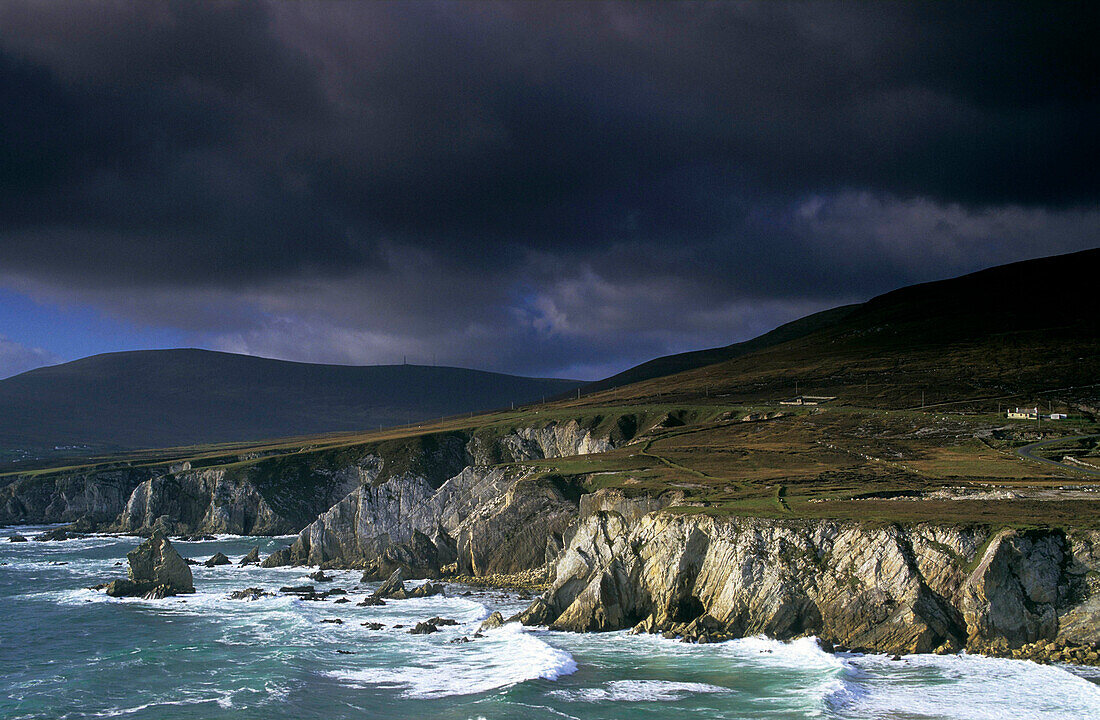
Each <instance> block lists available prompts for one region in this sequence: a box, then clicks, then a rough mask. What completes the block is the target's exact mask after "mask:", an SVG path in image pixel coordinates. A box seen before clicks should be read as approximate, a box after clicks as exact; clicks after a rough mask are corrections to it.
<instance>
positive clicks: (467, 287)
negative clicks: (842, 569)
mask: <svg viewBox="0 0 1100 720" xmlns="http://www.w3.org/2000/svg"><path fill="white" fill-rule="evenodd" d="M1098 18H1100V14H1098V13H1096V12H1095V8H1093V7H1092V6H1090V4H1088V3H1063V4H1053V3H1051V4H1040V3H1028V4H1022V5H1010V4H1008V3H987V4H982V5H965V4H959V3H929V2H922V3H916V4H912V5H908V4H902V3H865V2H860V3H853V4H847V5H844V4H836V3H822V4H814V3H810V4H807V3H796V4H783V3H777V2H765V3H760V4H753V3H738V4H721V3H714V2H708V3H702V4H692V3H660V4H656V3H655V4H637V3H633V4H597V3H591V2H584V3H578V4H566V3H561V2H553V3H551V2H546V3H485V4H478V3H472V2H461V3H399V4H383V3H377V2H372V3H362V4H351V3H347V4H342V3H323V4H314V3H302V2H295V3H282V4H279V3H274V4H267V3H252V2H249V3H192V2H180V3H167V4H165V3H158V2H125V3H103V2H100V3H90V2H79V3H65V2H56V1H50V2H46V1H45V0H43V1H42V2H18V1H15V0H0V108H2V109H0V376H3V375H8V374H12V373H14V372H18V371H21V370H25V369H28V368H30V367H34V366H36V365H40V364H43V363H50V362H57V361H60V360H70V359H74V358H76V357H79V356H83V355H88V354H93V353H96V352H104V351H111V350H124V349H137V348H148V347H171V346H199V347H207V348H213V349H220V350H229V351H234V352H245V353H252V354H256V355H264V356H269V357H278V358H286V359H293V360H306V361H322V362H338V363H356V364H360V363H362V364H373V363H393V362H401V360H402V357H403V356H408V358H409V360H410V362H422V363H430V362H433V361H434V362H437V363H439V364H452V365H461V366H470V367H478V368H485V369H491V370H499V371H506V372H515V373H523V374H534V375H554V376H564V377H579V378H596V377H601V376H605V375H608V374H611V373H613V372H616V371H618V370H621V369H623V368H625V367H628V366H630V365H633V364H635V363H637V362H640V361H643V360H646V359H649V358H651V357H654V356H657V355H662V354H667V353H670V352H678V351H683V350H691V349H698V348H702V347H712V346H718V345H726V344H729V343H731V342H735V341H738V340H743V339H746V338H748V337H751V336H754V335H756V334H759V333H760V332H763V331H766V330H768V329H770V328H772V327H774V326H776V325H778V324H780V323H782V322H786V321H788V320H791V319H794V318H796V317H799V316H802V315H805V314H807V313H809V312H813V311H815V310H819V309H823V308H826V307H831V306H835V305H839V304H843V303H847V302H853V301H858V300H863V299H866V298H868V297H871V296H873V295H876V294H878V293H881V292H884V291H886V290H890V289H893V288H895V287H899V286H901V285H906V284H911V283H913V282H919V281H924V280H932V279H938V278H944V277H950V276H953V275H958V274H961V273H964V272H968V271H971V270H975V269H978V268H982V267H987V266H990V265H996V264H1001V263H1004V262H1009V261H1013V260H1020V259H1026V258H1032V257H1038V256H1043V255H1051V254H1057V253H1062V252H1069V251H1074V250H1080V249H1084V248H1089V247H1096V246H1098V245H1100V239H1098V238H1100V171H1098V168H1100V147H1098V146H1100V140H1098V138H1100V133H1097V118H1098V117H1100V112H1098V110H1100V101H1098V97H1100V90H1098V88H1100V84H1098V83H1097V80H1096V78H1097V77H1098V73H1100V62H1098V56H1097V53H1098V49H1097V48H1098V47H1100V43H1098V42H1097V38H1098V37H1100V27H1098Z"/></svg>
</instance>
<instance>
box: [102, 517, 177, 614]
mask: <svg viewBox="0 0 1100 720" xmlns="http://www.w3.org/2000/svg"><path fill="white" fill-rule="evenodd" d="M126 559H127V561H129V563H130V570H129V575H130V577H129V579H127V580H115V581H114V582H111V583H110V584H109V585H108V586H107V594H108V595H110V596H112V597H134V596H142V597H146V598H162V597H168V596H170V595H177V594H180V593H193V592H195V585H194V580H193V578H192V576H191V568H189V567H188V566H187V563H185V562H184V561H183V558H181V557H180V555H179V553H178V552H176V549H175V548H174V547H172V543H171V542H170V541H169V540H168V538H167V537H165V536H164V534H163V533H161V532H154V533H153V534H152V535H151V536H150V537H149V539H148V540H146V541H145V542H143V543H142V544H141V545H138V546H137V547H136V548H134V549H133V550H131V551H130V552H129V553H127V554H126Z"/></svg>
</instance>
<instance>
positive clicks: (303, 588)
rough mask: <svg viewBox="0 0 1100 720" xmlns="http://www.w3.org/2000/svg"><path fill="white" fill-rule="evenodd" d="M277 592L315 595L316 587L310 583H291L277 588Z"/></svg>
mask: <svg viewBox="0 0 1100 720" xmlns="http://www.w3.org/2000/svg"><path fill="white" fill-rule="evenodd" d="M279 592H281V593H286V594H287V595H315V594H316V593H317V588H315V587H313V586H312V585H291V586H286V587H281V588H279Z"/></svg>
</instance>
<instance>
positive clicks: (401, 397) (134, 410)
mask: <svg viewBox="0 0 1100 720" xmlns="http://www.w3.org/2000/svg"><path fill="white" fill-rule="evenodd" d="M580 384H581V383H579V382H575V381H571V380H555V379H538V378H526V377H517V376H513V375H502V374H498V373H491V372H482V371H479V370H465V369H461V368H452V367H427V366H422V365H379V366H358V367H357V366H348V365H318V364H309V363H297V362H286V361H282V360H270V359H266V358H259V357H252V356H248V355H235V354H231V353H221V352H212V351H208V350H148V351H138V352H120V353H109V354H105V355H95V356H93V357H88V358H84V359H82V360H76V361H74V362H69V363H65V364H63V365H54V366H51V367H44V368H38V369H36V370H31V371H29V372H25V373H22V374H21V375H16V376H15V377H11V378H8V379H6V380H0V449H9V450H10V449H13V448H22V449H34V450H49V451H52V449H53V448H55V447H56V446H80V445H89V446H92V449H95V450H125V449H137V448H146V447H165V446H175V445H187V444H199V443H214V442H219V443H220V442H232V441H240V440H260V439H267V438H276V437H285V436H293V435H308V434H315V433H326V432H338V431H355V430H369V429H371V428H375V427H377V426H378V425H386V426H389V425H398V424H404V423H407V422H410V421H419V420H432V419H434V420H438V419H439V418H440V416H444V415H453V414H459V413H466V412H476V411H481V410H491V409H495V408H500V407H508V406H509V404H510V403H512V402H515V403H516V404H517V405H519V404H520V403H524V402H530V401H534V400H541V399H542V397H544V396H553V395H560V394H562V393H566V392H568V391H569V390H571V389H573V388H576V387H578V386H579V385H580Z"/></svg>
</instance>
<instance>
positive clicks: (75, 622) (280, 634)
mask: <svg viewBox="0 0 1100 720" xmlns="http://www.w3.org/2000/svg"><path fill="white" fill-rule="evenodd" d="M37 530H38V529H35V528H7V529H0V563H5V564H3V565H0V718H3V719H4V720H14V719H15V718H49V719H51V720H52V719H59V718H102V717H122V718H135V719H141V718H149V719H154V718H155V719H156V720H172V719H175V718H181V719H182V718H189V719H190V718H202V719H203V720H207V719H213V718H264V719H268V718H271V719H278V718H288V719H289V718H293V719H295V720H300V719H304V718H325V719H326V720H335V719H339V718H395V719H404V718H408V719H413V718H417V719H419V718H445V719H446V718H455V719H458V720H466V719H471V720H474V719H477V718H485V719H486V720H490V719H496V718H535V719H537V718H547V719H549V718H579V719H583V720H588V719H590V718H606V719H608V720H612V719H614V720H630V719H633V718H661V719H665V718H894V719H906V720H916V719H921V720H924V719H930V718H960V719H966V720H983V719H985V718H989V719H995V720H1006V719H1008V718H1038V719H1045V718H1066V719H1067V720H1068V719H1071V718H1072V719H1074V720H1076V719H1079V718H1100V687H1098V686H1097V684H1096V682H1095V680H1096V677H1095V675H1090V674H1089V673H1090V671H1087V670H1084V669H1075V668H1063V667H1051V666H1040V665H1034V664H1031V663H1026V662H1020V661H1013V660H995V659H987V658H980V657H967V656H954V657H935V656H912V657H907V658H904V659H903V660H902V661H891V660H890V659H888V658H887V657H885V656H875V655H830V654H828V653H825V652H822V651H821V650H820V649H819V648H818V647H817V645H816V643H815V642H814V641H813V640H811V639H805V640H799V641H795V642H792V643H779V642H774V641H771V640H767V639H764V638H747V639H744V640H739V641H735V642H730V643H723V644H718V645H703V646H692V645H684V644H681V643H677V642H674V641H669V640H663V639H660V638H656V637H648V636H629V635H627V634H625V633H608V634H601V635H573V634H565V633H551V632H548V631H540V630H534V629H524V628H520V627H518V626H516V625H514V624H513V625H508V626H506V627H504V628H501V629H499V630H496V631H492V632H490V633H489V635H488V637H486V638H484V639H480V640H475V641H473V642H470V643H463V644H455V643H451V642H450V641H451V640H453V639H455V638H458V637H461V636H464V635H465V636H471V635H472V634H473V632H474V631H475V630H476V628H477V625H478V624H479V623H480V621H481V620H482V619H484V618H485V617H486V616H488V614H489V613H490V612H492V611H493V610H500V611H501V612H502V613H504V615H505V616H507V615H510V614H512V613H513V612H515V611H517V610H518V609H520V608H522V607H523V606H524V605H525V604H526V603H525V602H524V601H521V600H519V599H518V598H517V597H515V596H514V595H509V594H504V593H500V592H485V591H479V590H475V589H471V588H466V587H463V586H459V585H451V586H449V587H448V594H447V596H445V597H433V598H425V599H419V600H405V601H400V600H396V601H390V602H389V603H388V604H387V605H386V606H384V607H362V608H361V607H356V606H355V603H356V602H358V601H359V600H361V599H362V597H363V596H364V595H365V594H366V593H367V592H368V591H369V590H370V589H371V588H373V587H374V586H373V585H360V584H359V583H358V573H351V572H348V573H341V572H337V573H334V574H335V575H336V577H337V579H336V581H335V582H333V583H329V584H323V585H320V584H319V585H318V589H321V588H329V587H342V588H344V589H345V590H347V591H348V593H349V595H348V597H349V599H350V600H351V601H352V602H350V603H347V604H335V603H333V602H332V601H331V600H330V601H327V602H309V601H300V600H295V599H293V598H290V597H285V596H280V597H274V598H265V599H262V600H256V601H251V602H249V601H240V600H229V599H228V598H227V595H228V593H229V592H230V591H231V590H237V589H241V588H245V587H250V586H258V587H263V588H266V589H269V590H275V589H277V588H278V587H280V586H282V585H288V584H303V583H308V582H310V581H309V580H307V579H306V577H305V576H306V574H307V573H308V572H309V571H308V570H305V569H302V568H298V569H274V570H265V569H261V568H257V567H248V568H237V567H236V566H235V565H234V566H223V567H218V568H205V567H201V566H196V567H193V568H192V570H193V572H194V574H195V586H196V588H197V590H198V592H197V593H196V594H194V595H188V596H183V597H177V598H168V599H164V600H155V601H154V600H132V599H125V600H115V599H111V598H107V597H106V596H105V595H104V594H102V593H99V592H95V591H92V590H87V589H85V588H86V586H88V585H92V584H94V583H97V582H101V581H104V580H109V579H111V578H114V577H122V576H123V575H124V574H125V554H126V552H127V551H128V550H130V549H131V548H133V547H134V546H135V545H136V544H137V543H138V542H139V541H140V540H139V539H138V538H128V537H106V536H96V537H90V538H87V539H83V540H73V541H66V542H46V543H42V542H34V541H31V542H27V543H9V542H7V536H8V535H10V534H11V533H13V532H17V531H18V532H20V533H22V534H24V535H27V536H28V537H29V536H31V535H33V534H35V533H36V532H37ZM286 542H287V539H285V538H283V539H266V538H261V539H257V538H238V537H225V538H220V539H218V540H217V541H211V542H194V543H190V542H177V543H174V544H175V545H176V547H177V548H178V549H179V551H180V552H181V554H183V555H184V556H186V557H194V558H199V559H205V558H207V557H209V556H210V555H212V554H214V553H215V552H218V551H221V552H224V553H226V554H227V555H229V557H230V558H231V559H233V560H234V561H236V560H239V559H240V557H241V556H243V555H244V554H245V553H246V552H247V551H248V549H249V548H251V547H252V546H253V545H255V544H257V543H258V544H259V545H260V549H261V552H262V553H264V554H266V553H268V552H270V551H271V550H274V549H276V548H277V547H281V546H283V545H285V544H286ZM120 561H121V562H122V563H123V565H122V566H116V565H115V563H116V562H120ZM466 592H470V593H471V594H469V595H464V594H463V593H466ZM433 616H441V617H447V618H453V619H455V620H457V621H458V622H459V625H458V626H456V627H445V628H442V630H441V631H440V632H439V633H436V634H433V635H427V636H414V635H408V634H407V633H406V632H405V630H407V629H408V627H411V626H412V625H414V624H415V623H416V622H418V621H421V620H425V619H428V618H430V617H433ZM323 619H340V620H342V621H343V623H342V624H331V623H322V622H321V620H323ZM368 621H369V622H381V623H385V625H386V628H385V629H384V630H377V631H372V630H369V629H368V628H366V627H363V626H362V625H361V623H363V622H368ZM397 624H400V625H405V626H406V628H404V629H394V628H393V626H394V625H397ZM340 651H343V652H340ZM348 653H350V654H348Z"/></svg>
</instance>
